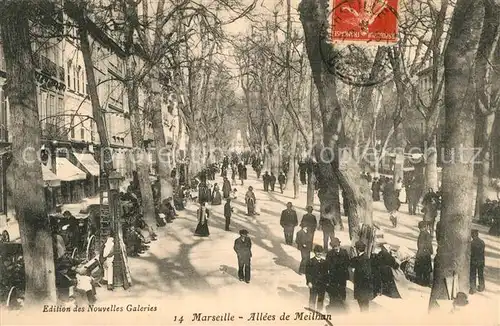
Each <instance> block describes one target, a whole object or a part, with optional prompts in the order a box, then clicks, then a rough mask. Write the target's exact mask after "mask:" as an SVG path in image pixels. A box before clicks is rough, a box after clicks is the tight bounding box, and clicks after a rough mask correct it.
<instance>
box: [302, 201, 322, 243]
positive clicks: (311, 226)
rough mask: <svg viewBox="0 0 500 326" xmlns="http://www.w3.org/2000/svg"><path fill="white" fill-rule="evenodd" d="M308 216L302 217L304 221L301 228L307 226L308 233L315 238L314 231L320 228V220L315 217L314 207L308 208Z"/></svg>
mask: <svg viewBox="0 0 500 326" xmlns="http://www.w3.org/2000/svg"><path fill="white" fill-rule="evenodd" d="M306 209H307V214H305V215H304V216H302V221H300V226H301V227H302V226H305V227H307V230H308V232H310V233H311V234H312V235H313V238H314V231H316V228H317V227H318V220H317V219H316V216H314V215H313V213H312V212H313V207H312V206H307V208H306Z"/></svg>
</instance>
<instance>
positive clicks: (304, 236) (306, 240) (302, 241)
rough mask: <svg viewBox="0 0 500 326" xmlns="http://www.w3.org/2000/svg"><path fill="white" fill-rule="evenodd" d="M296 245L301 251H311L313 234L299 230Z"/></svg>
mask: <svg viewBox="0 0 500 326" xmlns="http://www.w3.org/2000/svg"><path fill="white" fill-rule="evenodd" d="M295 243H296V244H297V248H298V249H299V250H309V251H311V250H312V246H313V233H312V232H305V231H304V230H299V232H297V237H296V239H295Z"/></svg>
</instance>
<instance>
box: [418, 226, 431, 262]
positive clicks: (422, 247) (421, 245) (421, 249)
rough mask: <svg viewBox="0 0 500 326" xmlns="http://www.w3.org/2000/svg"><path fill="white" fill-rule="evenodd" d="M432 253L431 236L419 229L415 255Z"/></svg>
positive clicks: (422, 255) (421, 255) (429, 254)
mask: <svg viewBox="0 0 500 326" xmlns="http://www.w3.org/2000/svg"><path fill="white" fill-rule="evenodd" d="M433 253H434V250H433V248H432V237H431V235H430V233H429V232H427V231H420V234H419V235H418V240H417V257H424V256H431V255H432V254H433Z"/></svg>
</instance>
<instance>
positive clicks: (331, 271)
mask: <svg viewBox="0 0 500 326" xmlns="http://www.w3.org/2000/svg"><path fill="white" fill-rule="evenodd" d="M330 245H331V246H332V250H330V251H329V252H328V253H327V254H326V263H327V265H328V287H327V291H328V296H329V297H330V306H329V307H330V308H332V309H338V308H344V302H345V299H346V286H347V280H348V279H349V270H348V267H349V254H348V253H347V250H345V249H342V248H341V247H340V240H339V239H338V238H333V239H332V241H331V243H330Z"/></svg>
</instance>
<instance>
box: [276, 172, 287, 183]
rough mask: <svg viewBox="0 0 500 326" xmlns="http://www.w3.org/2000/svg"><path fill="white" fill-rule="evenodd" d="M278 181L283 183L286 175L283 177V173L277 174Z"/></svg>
mask: <svg viewBox="0 0 500 326" xmlns="http://www.w3.org/2000/svg"><path fill="white" fill-rule="evenodd" d="M278 182H279V183H280V184H284V183H285V182H286V177H285V175H284V174H280V175H279V176H278Z"/></svg>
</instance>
